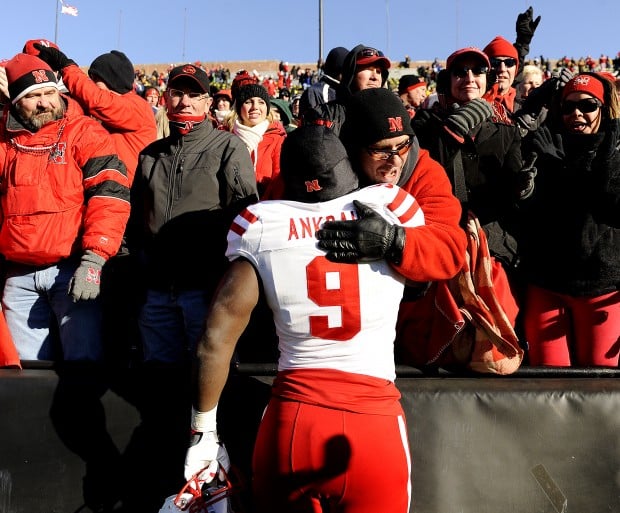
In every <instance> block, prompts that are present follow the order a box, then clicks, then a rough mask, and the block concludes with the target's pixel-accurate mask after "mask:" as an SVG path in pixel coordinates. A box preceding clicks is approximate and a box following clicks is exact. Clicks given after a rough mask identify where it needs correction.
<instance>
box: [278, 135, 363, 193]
mask: <svg viewBox="0 0 620 513" xmlns="http://www.w3.org/2000/svg"><path fill="white" fill-rule="evenodd" d="M280 176H281V177H282V180H283V182H284V199H287V200H292V201H302V202H304V203H318V202H320V201H329V200H332V199H334V198H338V197H340V196H344V195H345V194H348V193H350V192H353V191H354V190H356V189H358V188H359V180H358V177H357V175H356V174H355V171H353V168H352V167H351V163H350V162H349V157H348V156H347V152H346V150H345V148H344V146H343V145H342V142H340V139H339V138H338V136H337V135H336V134H335V133H334V132H333V131H332V130H331V129H330V128H327V127H325V126H323V125H302V126H301V127H299V128H297V129H295V130H293V131H292V132H291V133H290V134H289V135H288V136H287V137H286V139H284V143H282V150H281V153H280Z"/></svg>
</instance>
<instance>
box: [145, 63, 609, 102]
mask: <svg viewBox="0 0 620 513" xmlns="http://www.w3.org/2000/svg"><path fill="white" fill-rule="evenodd" d="M194 64H195V65H196V66H198V67H199V68H201V69H203V70H204V71H205V72H206V73H207V75H208V76H209V81H210V84H211V94H212V95H214V94H216V92H217V91H219V90H222V89H223V90H227V89H230V86H231V83H232V79H233V78H234V76H235V73H236V70H235V71H233V72H231V70H230V69H229V68H225V67H224V66H223V65H221V64H220V65H218V66H216V67H215V68H208V67H205V66H204V65H203V64H202V63H201V62H200V61H196V62H195V63H194ZM415 64H416V63H415V62H412V61H411V59H410V58H408V56H407V58H406V59H405V60H404V61H401V62H399V63H398V67H399V68H400V70H399V71H400V73H399V74H400V75H401V76H402V75H412V76H416V77H419V78H420V79H421V80H423V81H424V85H425V88H424V92H425V94H426V96H432V95H433V94H434V93H435V90H436V85H437V84H436V79H437V73H439V72H440V71H441V70H442V69H444V68H445V60H440V59H438V58H437V59H434V60H433V62H431V63H430V64H421V65H419V66H415ZM324 65H325V62H319V63H317V66H316V67H314V68H308V67H303V68H302V67H299V66H297V65H292V66H291V65H289V63H288V62H287V61H280V63H279V64H278V71H277V73H276V75H275V77H274V76H273V75H272V74H271V73H269V72H266V73H265V72H264V73H260V72H258V71H257V70H252V71H251V73H252V74H253V75H254V76H256V78H257V80H258V81H259V82H260V83H261V84H262V85H263V86H264V87H265V88H266V89H267V91H268V92H269V94H270V96H271V97H272V98H280V99H282V98H284V99H285V100H287V101H289V102H290V103H291V105H290V106H291V108H292V101H291V98H297V97H298V96H300V95H301V93H303V91H304V90H305V89H307V88H308V87H310V86H311V85H312V84H316V83H317V82H318V81H319V79H320V78H321V76H322V75H323V67H324ZM523 65H524V66H528V67H529V68H530V69H532V68H536V69H537V70H539V72H540V75H541V77H542V81H544V80H548V79H550V78H551V77H552V75H553V73H554V72H556V73H557V72H558V71H559V70H560V69H561V68H564V69H567V70H569V71H570V72H571V73H573V74H578V73H584V72H594V71H607V72H609V73H612V74H615V75H618V74H620V52H618V55H617V56H616V57H615V58H611V57H609V56H607V55H604V54H601V55H600V57H599V58H598V59H595V58H593V57H591V56H589V55H588V56H586V57H578V58H575V57H567V56H563V57H561V58H559V59H549V58H547V57H544V56H543V55H541V56H539V57H533V58H528V59H527V60H526V61H525V62H524V63H523ZM172 68H173V66H172V65H170V66H168V68H167V70H165V71H161V72H160V71H157V70H153V71H152V72H151V73H150V74H149V73H148V72H147V70H146V69H144V68H137V69H136V70H135V85H134V87H135V90H136V92H137V93H138V94H139V95H141V96H144V95H145V92H146V91H147V90H149V89H150V88H155V89H157V91H158V92H159V95H160V96H159V98H160V100H159V101H160V104H163V92H164V91H165V89H166V83H167V80H168V73H169V71H170V70H171V69H172ZM542 81H541V83H542ZM399 82H400V77H399V78H396V77H389V78H388V81H387V87H388V88H389V89H391V90H392V91H395V92H396V91H398V88H399ZM538 85H540V84H538Z"/></svg>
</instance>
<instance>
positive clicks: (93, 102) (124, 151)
mask: <svg viewBox="0 0 620 513" xmlns="http://www.w3.org/2000/svg"><path fill="white" fill-rule="evenodd" d="M62 80H63V82H64V84H65V86H66V87H67V89H68V90H69V92H70V94H71V97H72V98H73V99H74V100H76V101H77V102H78V103H79V104H80V106H81V107H82V109H84V112H85V113H86V114H87V115H92V116H93V117H95V118H96V119H97V120H99V121H101V123H102V124H103V126H104V128H105V129H106V130H107V131H108V132H109V133H110V135H111V136H112V140H113V141H114V145H115V147H116V153H118V155H119V157H120V158H121V160H123V162H124V163H125V165H126V166H127V176H128V177H129V183H131V182H132V181H133V177H134V174H135V171H136V167H137V165H138V154H139V153H140V152H141V151H142V150H143V149H144V148H145V147H146V146H147V145H148V144H150V143H151V142H153V141H154V140H155V139H157V125H156V123H155V116H154V115H153V112H152V111H151V107H150V106H149V105H148V103H147V102H146V101H145V100H144V99H143V98H140V97H139V96H138V95H137V94H136V93H134V92H128V93H125V94H118V93H115V92H114V91H108V90H106V89H101V88H100V87H98V86H97V84H95V83H94V82H93V81H92V80H91V79H90V78H89V77H88V76H87V75H86V74H85V73H84V72H83V71H82V70H81V69H80V68H79V67H78V66H67V67H65V68H63V70H62Z"/></svg>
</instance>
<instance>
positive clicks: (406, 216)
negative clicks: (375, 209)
mask: <svg viewBox="0 0 620 513" xmlns="http://www.w3.org/2000/svg"><path fill="white" fill-rule="evenodd" d="M408 197H409V193H408V192H407V191H405V190H404V189H399V190H398V192H397V193H396V197H395V198H394V199H393V200H392V202H391V203H390V204H389V205H388V208H389V209H390V210H391V211H392V212H394V211H395V210H397V209H399V208H400V207H402V205H403V203H404V202H405V200H406V199H407V198H408ZM418 210H420V205H419V204H418V202H417V201H415V198H414V199H413V201H412V202H411V205H410V206H409V208H408V209H407V210H406V211H405V212H404V213H403V214H401V215H400V216H398V220H399V221H400V222H401V223H402V224H407V223H408V222H409V221H410V220H411V219H412V218H413V216H415V215H416V213H417V212H418Z"/></svg>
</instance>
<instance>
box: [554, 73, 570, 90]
mask: <svg viewBox="0 0 620 513" xmlns="http://www.w3.org/2000/svg"><path fill="white" fill-rule="evenodd" d="M573 77H574V75H573V73H572V72H571V71H570V70H569V69H568V68H560V71H552V72H551V79H552V80H555V89H556V90H557V89H562V87H564V86H565V85H566V84H568V81H569V80H570V79H572V78H573Z"/></svg>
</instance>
